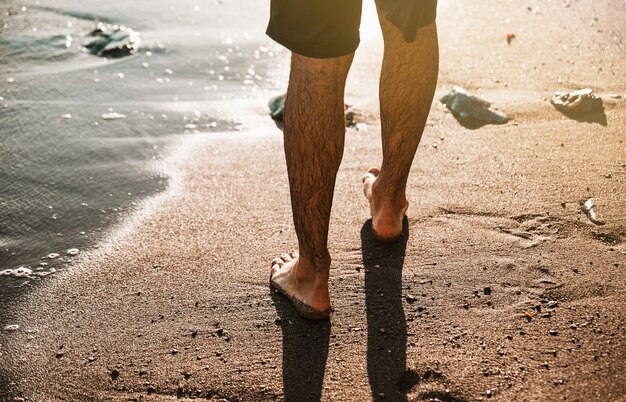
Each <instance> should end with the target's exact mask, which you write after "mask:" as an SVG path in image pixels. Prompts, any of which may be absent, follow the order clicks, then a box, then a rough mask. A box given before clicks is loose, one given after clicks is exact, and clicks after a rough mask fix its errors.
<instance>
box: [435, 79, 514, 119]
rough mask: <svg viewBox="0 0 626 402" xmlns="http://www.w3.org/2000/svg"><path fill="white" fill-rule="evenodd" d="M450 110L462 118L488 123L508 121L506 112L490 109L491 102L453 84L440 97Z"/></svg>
mask: <svg viewBox="0 0 626 402" xmlns="http://www.w3.org/2000/svg"><path fill="white" fill-rule="evenodd" d="M441 103H443V104H445V105H446V107H447V108H448V109H450V111H451V112H452V113H453V114H454V115H455V116H457V117H458V118H460V119H462V120H475V121H478V122H482V123H488V124H505V123H507V122H508V121H509V118H508V117H507V115H506V114H504V113H500V112H496V111H494V110H491V109H490V107H491V103H490V102H488V101H486V100H484V99H481V98H479V97H477V96H473V95H470V94H469V93H468V92H467V91H466V90H465V89H463V88H461V87H458V86H455V87H454V88H452V90H451V91H450V92H448V93H447V94H446V95H444V96H443V97H442V98H441Z"/></svg>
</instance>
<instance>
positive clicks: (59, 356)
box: [55, 350, 65, 359]
mask: <svg viewBox="0 0 626 402" xmlns="http://www.w3.org/2000/svg"><path fill="white" fill-rule="evenodd" d="M64 355H65V352H64V351H62V350H59V351H58V352H57V353H56V354H55V357H56V358H57V359H60V358H62V357H63V356H64Z"/></svg>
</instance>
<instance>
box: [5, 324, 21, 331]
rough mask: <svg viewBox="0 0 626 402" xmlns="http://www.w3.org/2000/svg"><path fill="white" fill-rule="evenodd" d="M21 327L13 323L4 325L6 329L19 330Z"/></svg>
mask: <svg viewBox="0 0 626 402" xmlns="http://www.w3.org/2000/svg"><path fill="white" fill-rule="evenodd" d="M19 328H20V326H19V325H17V324H11V325H7V326H6V327H4V330H5V331H17V330H18V329H19Z"/></svg>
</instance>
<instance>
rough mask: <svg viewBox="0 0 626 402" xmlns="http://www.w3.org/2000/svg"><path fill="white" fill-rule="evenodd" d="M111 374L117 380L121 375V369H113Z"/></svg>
mask: <svg viewBox="0 0 626 402" xmlns="http://www.w3.org/2000/svg"><path fill="white" fill-rule="evenodd" d="M110 374H111V379H112V380H117V378H118V377H119V376H120V371H119V370H118V369H113V370H111V373H110Z"/></svg>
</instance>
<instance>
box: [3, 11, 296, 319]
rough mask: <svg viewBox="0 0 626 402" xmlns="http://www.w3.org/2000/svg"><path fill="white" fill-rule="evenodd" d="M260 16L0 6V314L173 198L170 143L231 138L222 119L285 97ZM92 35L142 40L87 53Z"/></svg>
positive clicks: (230, 127)
mask: <svg viewBox="0 0 626 402" xmlns="http://www.w3.org/2000/svg"><path fill="white" fill-rule="evenodd" d="M268 14H269V2H264V1H258V0H179V1H175V2H172V1H164V0H134V1H127V0H108V1H96V0H81V1H70V0H24V1H14V0H4V1H2V2H1V4H0V307H1V306H4V305H5V304H6V302H9V301H11V299H13V298H14V297H15V296H16V295H17V294H18V293H19V292H20V289H27V288H29V287H31V286H33V285H35V284H36V283H40V282H41V281H45V280H46V279H45V278H46V277H48V276H49V275H51V274H54V273H55V272H58V271H59V270H63V269H68V266H69V265H68V262H70V261H72V260H73V259H76V258H77V257H80V255H81V253H82V252H84V251H85V250H89V249H90V248H93V247H97V244H98V241H100V240H102V238H103V236H104V235H105V234H106V232H107V230H108V229H110V228H111V226H112V225H114V224H116V223H118V222H120V221H121V220H122V219H123V218H124V217H125V216H128V214H129V213H131V212H132V211H133V210H135V209H136V208H138V205H139V203H140V201H141V200H142V199H144V198H146V197H148V196H150V195H154V194H156V193H158V192H161V191H163V190H164V189H165V188H167V185H168V178H167V177H166V176H165V175H163V174H161V173H160V170H159V169H158V168H157V165H156V163H155V162H154V161H159V160H161V159H162V158H163V157H164V156H166V155H167V154H168V147H171V146H172V144H173V143H174V142H176V141H184V139H185V138H186V136H189V135H194V133H195V132H204V133H206V132H213V131H215V132H224V131H236V130H237V129H238V127H239V122H238V121H237V119H236V118H233V117H232V116H230V117H224V114H223V113H221V112H220V108H219V105H221V104H224V103H228V102H230V101H233V100H237V99H242V98H247V97H264V98H268V94H267V92H268V91H270V92H272V91H274V92H276V91H280V90H281V88H284V85H285V84H286V83H285V82H278V81H277V80H275V79H274V78H272V76H271V74H270V72H271V71H272V68H273V66H274V65H275V64H276V62H277V61H280V60H283V61H284V60H285V59H286V57H287V53H286V52H283V53H282V54H281V50H280V47H278V46H277V45H275V44H274V43H273V42H271V41H270V40H269V38H267V37H266V36H265V35H264V29H265V26H266V24H267V18H268ZM98 21H99V22H102V23H105V24H107V26H109V27H111V28H113V27H115V26H123V27H127V28H129V29H132V30H133V32H137V33H138V35H139V39H140V42H139V48H138V50H137V51H136V52H135V53H133V54H130V55H127V56H124V57H118V58H104V57H100V56H98V55H94V54H91V53H89V52H88V51H87V49H86V48H85V47H84V45H85V43H86V42H87V41H88V39H89V38H88V34H89V32H91V31H92V30H93V29H94V27H95V26H96V23H97V22H98Z"/></svg>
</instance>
